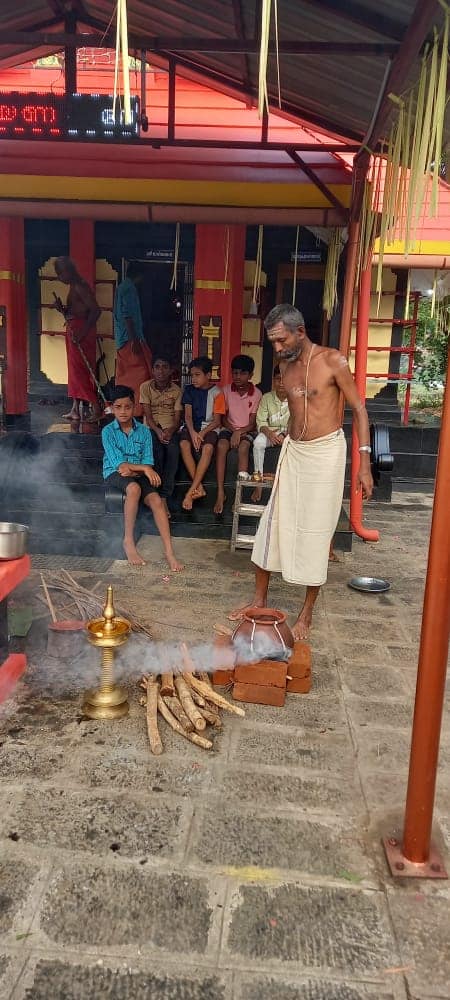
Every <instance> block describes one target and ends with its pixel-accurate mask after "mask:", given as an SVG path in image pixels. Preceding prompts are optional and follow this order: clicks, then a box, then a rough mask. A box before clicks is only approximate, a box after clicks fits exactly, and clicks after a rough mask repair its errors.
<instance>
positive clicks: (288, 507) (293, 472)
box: [252, 430, 347, 587]
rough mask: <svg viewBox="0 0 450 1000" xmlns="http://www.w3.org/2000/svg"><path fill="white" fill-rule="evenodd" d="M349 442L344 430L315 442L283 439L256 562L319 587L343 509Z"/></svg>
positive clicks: (254, 556)
mask: <svg viewBox="0 0 450 1000" xmlns="http://www.w3.org/2000/svg"><path fill="white" fill-rule="evenodd" d="M346 450H347V449H346V442H345V437H344V433H343V431H342V430H338V431H333V433H332V434H327V435H326V436H325V437H321V438H316V440H314V441H292V440H291V438H290V437H287V438H285V441H284V443H283V445H282V448H281V454H280V457H279V460H278V465H277V471H276V474H275V480H274V484H273V489H272V493H271V495H270V499H269V502H268V504H267V506H266V508H265V510H264V513H263V515H262V517H261V520H260V523H259V527H258V531H257V534H256V538H255V542H254V545H253V552H252V561H253V562H254V563H255V564H256V565H257V566H260V567H261V569H266V570H268V571H269V572H271V573H272V572H273V573H281V574H282V577H283V579H284V580H286V581H287V582H288V583H298V584H303V585H304V586H307V587H319V586H321V585H322V584H323V583H325V581H326V579H327V573H328V554H329V548H330V543H331V540H332V538H333V535H334V532H335V530H336V525H337V523H338V520H339V514H340V512H341V505H342V496H343V492H344V475H345V457H346Z"/></svg>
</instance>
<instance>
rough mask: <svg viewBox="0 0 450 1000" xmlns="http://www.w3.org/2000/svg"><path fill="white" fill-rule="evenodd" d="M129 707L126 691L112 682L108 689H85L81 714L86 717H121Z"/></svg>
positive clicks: (126, 713)
mask: <svg viewBox="0 0 450 1000" xmlns="http://www.w3.org/2000/svg"><path fill="white" fill-rule="evenodd" d="M129 707H130V706H129V704H128V698H127V695H126V692H125V691H124V690H123V688H120V687H118V686H116V685H115V684H114V685H112V687H110V688H109V689H108V690H101V689H100V690H99V691H87V692H86V694H85V696H84V700H83V715H85V716H86V718H88V719H122V718H123V716H124V715H128V711H129Z"/></svg>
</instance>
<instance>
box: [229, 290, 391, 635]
mask: <svg viewBox="0 0 450 1000" xmlns="http://www.w3.org/2000/svg"><path fill="white" fill-rule="evenodd" d="M264 325H265V328H266V332H267V336H268V339H269V341H270V343H271V344H272V345H273V348H274V350H275V353H276V356H277V359H278V361H279V363H280V369H281V373H282V377H283V385H284V388H285V390H286V393H287V399H288V404H289V414H290V419H289V426H288V434H287V436H286V437H285V439H284V442H283V445H282V448H281V453H280V458H279V460H278V466H277V471H276V475H275V481H274V485H273V489H272V493H271V497H270V500H269V502H268V504H267V507H266V508H265V510H264V513H263V515H262V517H261V520H260V523H259V528H258V531H257V534H256V538H255V543H254V546H253V552H252V561H253V563H254V565H255V596H254V597H253V600H252V601H251V602H250V604H247V605H245V606H244V607H242V608H238V609H237V610H235V611H233V612H231V614H230V615H229V616H228V617H229V618H230V619H231V620H232V621H234V620H238V619H240V618H242V617H243V614H244V613H245V611H246V609H247V608H249V607H259V608H262V607H265V606H266V604H267V592H268V588H269V582H270V574H271V573H272V572H273V573H281V574H282V577H283V579H284V580H286V581H287V583H295V584H299V585H302V586H306V597H305V601H304V604H303V607H302V608H301V611H300V614H299V616H298V618H297V621H296V622H295V625H294V627H293V629H292V631H293V635H294V638H295V639H307V638H308V633H309V628H310V625H311V619H312V613H313V608H314V604H315V602H316V600H317V597H318V594H319V590H320V587H321V586H322V584H323V583H325V582H326V579H327V570H328V556H329V550H330V543H331V540H332V538H333V534H334V532H335V529H336V525H337V522H338V518H339V514H340V511H341V504H342V496H343V491H344V474H345V457H346V444H345V437H344V433H343V430H342V426H341V423H342V421H341V415H340V406H339V402H340V394H341V392H342V393H343V395H344V398H345V400H346V402H347V403H348V405H349V406H350V407H351V409H352V412H353V418H354V420H355V422H356V428H357V432H358V438H359V443H360V447H359V452H360V468H359V474H358V481H359V488H360V489H362V490H363V495H364V496H365V497H367V498H370V497H371V495H372V489H373V480H372V473H371V466H370V445H369V420H368V417H367V411H366V408H365V406H364V404H363V403H362V402H361V400H360V398H359V395H358V391H357V389H356V386H355V383H354V381H353V378H352V375H351V373H350V369H349V367H348V362H347V358H345V357H344V355H342V354H340V352H339V351H335V350H332V349H330V348H328V347H322V346H321V345H318V344H313V343H312V342H311V341H310V340H309V337H308V336H307V333H306V330H305V321H304V319H303V316H302V314H301V313H300V312H299V311H298V309H296V308H295V307H294V306H291V305H279V306H275V308H274V309H272V310H271V312H270V313H269V315H268V316H267V317H266V320H265V323H264Z"/></svg>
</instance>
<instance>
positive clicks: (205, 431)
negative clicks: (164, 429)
mask: <svg viewBox="0 0 450 1000" xmlns="http://www.w3.org/2000/svg"><path fill="white" fill-rule="evenodd" d="M189 372H190V375H191V379H192V384H191V385H187V386H186V387H185V390H184V392H183V400H182V401H183V404H184V427H183V428H182V429H181V431H180V451H181V454H182V457H183V462H184V464H185V466H186V469H187V471H188V473H189V475H190V477H191V479H192V485H191V486H190V487H189V489H188V491H187V493H186V496H185V498H184V500H183V507H184V509H185V510H192V505H193V503H194V500H199V499H200V497H204V496H206V490H205V488H204V486H203V478H204V476H205V473H206V470H207V469H208V467H209V465H210V463H211V459H212V457H213V454H214V449H215V447H216V444H217V431H218V428H219V427H220V420H221V415H222V414H223V413H225V400H224V398H223V394H222V390H221V389H220V388H219V386H217V385H212V384H211V372H212V361H210V359H209V358H207V357H201V358H194V360H193V361H191V363H190V365H189Z"/></svg>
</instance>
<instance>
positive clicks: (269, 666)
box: [234, 660, 287, 688]
mask: <svg viewBox="0 0 450 1000" xmlns="http://www.w3.org/2000/svg"><path fill="white" fill-rule="evenodd" d="M286 674H287V664H286V663H280V662H279V661H277V660H258V662H257V663H246V664H245V665H244V664H239V666H237V667H236V669H235V671H234V677H235V680H236V681H237V682H238V683H242V684H263V685H265V686H266V687H277V688H285V687H286Z"/></svg>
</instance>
